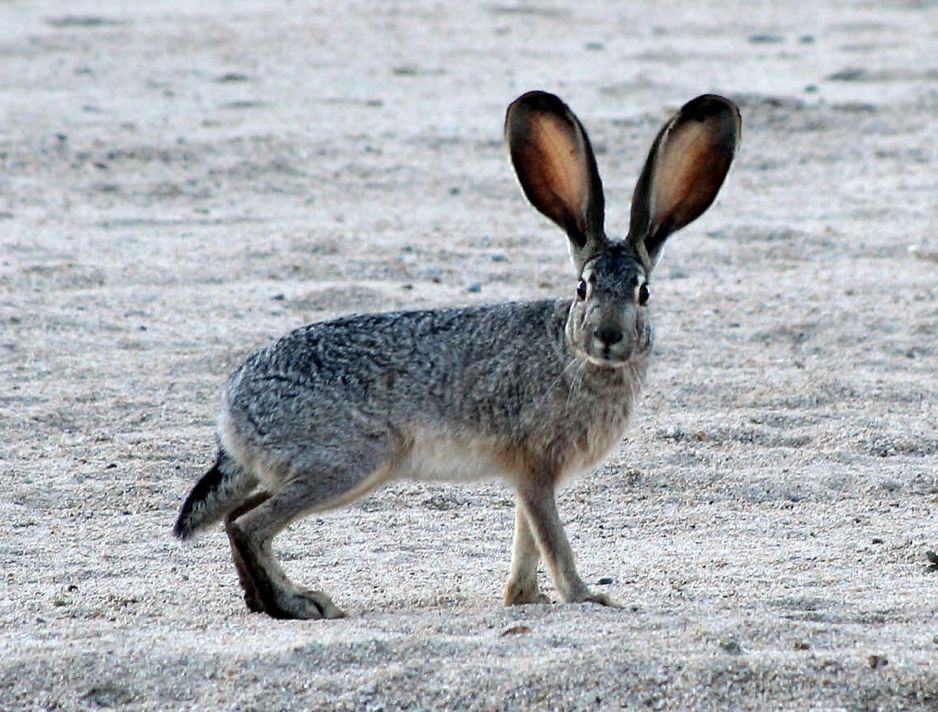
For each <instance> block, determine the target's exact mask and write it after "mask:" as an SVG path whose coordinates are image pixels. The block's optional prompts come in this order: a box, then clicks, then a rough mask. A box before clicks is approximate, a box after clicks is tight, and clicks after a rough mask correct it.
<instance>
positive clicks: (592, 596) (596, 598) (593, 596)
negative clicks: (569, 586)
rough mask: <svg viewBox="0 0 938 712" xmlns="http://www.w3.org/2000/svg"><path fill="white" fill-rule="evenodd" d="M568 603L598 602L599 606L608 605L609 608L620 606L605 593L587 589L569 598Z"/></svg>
mask: <svg viewBox="0 0 938 712" xmlns="http://www.w3.org/2000/svg"><path fill="white" fill-rule="evenodd" d="M569 603H598V604H599V605H600V606H609V607H610V608H621V607H622V606H620V605H619V604H618V603H615V602H613V601H612V600H611V599H610V598H609V596H607V595H606V594H605V593H593V592H592V591H590V590H589V589H587V590H585V591H583V592H582V593H580V594H577V595H576V596H574V597H573V598H571V599H570V601H569Z"/></svg>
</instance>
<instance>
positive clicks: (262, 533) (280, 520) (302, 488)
mask: <svg viewBox="0 0 938 712" xmlns="http://www.w3.org/2000/svg"><path fill="white" fill-rule="evenodd" d="M344 474H346V475H347V473H344ZM383 480H384V477H383V476H382V474H381V473H378V472H373V473H372V475H371V476H370V477H366V478H361V477H348V476H333V477H328V476H318V477H312V478H311V477H307V476H299V477H294V478H291V479H289V480H287V482H286V483H285V484H284V486H283V487H282V488H281V489H280V490H279V491H278V492H277V493H275V494H273V495H271V496H270V497H268V498H264V499H261V498H260V497H258V500H259V501H258V503H257V504H256V506H254V507H253V508H250V509H248V510H247V511H246V512H244V513H243V514H241V515H240V516H238V517H231V521H230V522H229V523H228V524H227V527H226V528H227V530H228V537H229V541H230V542H231V548H232V552H233V556H234V558H235V562H236V566H237V567H238V576H239V578H241V579H242V582H243V581H245V580H246V581H247V582H248V585H246V586H245V585H244V584H243V583H242V586H243V587H244V589H245V602H246V603H247V604H248V607H249V608H251V610H262V611H263V612H265V613H267V615H269V616H271V617H273V618H296V619H318V618H342V617H344V616H345V613H343V612H342V610H341V609H340V608H338V607H337V606H336V605H335V604H334V603H333V602H332V599H330V598H329V596H327V595H326V594H325V593H323V592H322V591H314V590H311V589H307V588H304V587H301V586H297V585H295V584H294V583H293V582H292V581H290V579H289V578H288V577H287V575H286V573H285V572H284V570H283V569H282V568H281V567H280V564H279V563H278V562H277V559H276V557H275V555H274V552H273V548H272V546H271V542H272V541H273V539H274V537H275V536H277V534H279V533H280V532H281V531H283V530H284V529H285V528H286V527H287V526H289V524H290V523H291V522H293V521H295V520H296V519H299V518H300V517H302V516H303V515H305V514H308V513H310V512H313V511H320V510H323V509H329V508H332V507H336V506H339V505H341V504H344V503H346V502H350V501H352V500H353V499H357V498H358V497H359V496H361V495H363V494H364V493H365V492H367V491H369V490H371V489H372V488H373V487H375V486H377V484H379V483H380V482H381V481H383Z"/></svg>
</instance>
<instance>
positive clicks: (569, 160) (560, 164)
mask: <svg viewBox="0 0 938 712" xmlns="http://www.w3.org/2000/svg"><path fill="white" fill-rule="evenodd" d="M505 139H506V140H507V142H508V148H509V151H510V152H511V161H512V164H513V165H514V167H515V173H517V175H518V181H519V182H520V183H521V189H522V190H523V191H524V194H525V196H527V198H528V200H530V201H531V204H532V205H533V206H534V207H535V208H537V209H538V210H539V211H540V212H541V213H543V214H544V215H546V216H547V217H549V218H550V219H551V220H553V221H554V222H555V223H557V224H558V225H559V226H560V227H561V228H562V229H563V230H564V231H566V233H567V237H569V238H570V247H571V252H572V254H573V259H574V262H575V263H576V265H577V269H580V268H582V266H583V264H584V263H585V262H586V261H587V260H589V258H590V257H591V256H592V255H594V254H595V253H596V252H597V251H598V250H599V249H600V248H601V247H602V246H604V245H605V244H606V236H605V233H604V232H603V213H604V202H603V186H602V181H600V179H599V172H598V171H597V170H596V159H595V158H594V157H593V149H592V147H591V146H590V142H589V138H588V137H587V136H586V131H585V130H584V129H583V126H582V124H580V122H579V120H578V119H577V117H576V116H575V115H574V113H573V112H572V111H570V109H569V108H568V107H567V105H566V104H564V103H563V102H562V101H561V100H560V99H559V98H558V97H556V96H554V95H553V94H548V93H546V92H542V91H532V92H528V93H527V94H523V95H522V96H520V97H518V98H517V99H515V101H513V102H512V103H511V105H509V107H508V112H507V114H506V116H505Z"/></svg>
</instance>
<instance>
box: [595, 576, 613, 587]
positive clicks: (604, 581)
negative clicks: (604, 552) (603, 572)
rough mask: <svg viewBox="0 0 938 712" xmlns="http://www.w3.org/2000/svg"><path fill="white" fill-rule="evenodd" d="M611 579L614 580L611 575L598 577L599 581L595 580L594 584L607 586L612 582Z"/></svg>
mask: <svg viewBox="0 0 938 712" xmlns="http://www.w3.org/2000/svg"><path fill="white" fill-rule="evenodd" d="M613 580H614V579H613V578H612V576H603V577H602V578H600V579H599V581H597V582H596V585H597V586H608V585H609V584H611V583H612V582H613Z"/></svg>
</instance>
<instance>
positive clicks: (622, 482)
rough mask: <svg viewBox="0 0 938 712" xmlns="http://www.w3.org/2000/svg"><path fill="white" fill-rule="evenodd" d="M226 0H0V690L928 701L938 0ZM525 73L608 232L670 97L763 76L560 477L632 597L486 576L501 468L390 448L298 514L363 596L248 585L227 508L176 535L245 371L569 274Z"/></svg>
mask: <svg viewBox="0 0 938 712" xmlns="http://www.w3.org/2000/svg"><path fill="white" fill-rule="evenodd" d="M201 5H204V6H206V7H205V8H203V9H194V8H196V7H197V4H196V3H183V2H181V1H179V0H175V1H173V0H165V1H160V0H157V1H155V2H148V3H107V2H103V1H99V2H82V1H80V0H79V1H76V2H70V3H68V4H67V12H66V11H65V10H64V9H63V8H64V7H65V5H63V4H61V3H55V2H26V1H25V0H24V1H15V0H14V1H10V0H6V1H4V2H0V27H2V31H0V111H2V121H0V441H2V443H3V445H2V446H0V473H2V478H3V479H2V482H3V490H4V496H3V497H2V501H0V532H2V534H0V537H2V538H0V569H2V587H3V593H2V595H0V658H2V660H0V708H2V709H4V710H19V709H92V708H104V707H117V708H122V709H154V710H156V709H159V710H166V709H191V708H200V709H212V708H214V709H230V710H235V709H238V710H240V709H251V708H254V709H323V708H335V709H367V710H381V709H389V710H390V709H411V710H414V709H420V708H423V709H582V708H603V707H617V706H624V707H629V708H642V707H649V708H652V709H661V708H664V709H721V710H722V709H727V708H738V709H773V708H774V709H777V708H788V709H818V708H825V709H830V708H833V709H851V710H852V709H862V710H865V709H886V710H891V709H938V615H936V613H938V595H936V586H938V572H936V570H935V567H930V566H929V563H928V559H927V557H926V552H927V551H928V550H930V549H938V522H936V518H935V511H936V504H938V426H936V423H938V376H936V374H938V341H936V337H938V279H936V273H938V240H936V219H938V202H936V197H935V196H936V166H938V152H936V147H935V136H936V123H935V116H936V113H938V51H936V48H938V5H936V3H934V2H928V1H927V0H922V1H920V2H913V1H911V0H909V1H898V0H896V1H888V0H883V1H880V2H875V3H873V2H865V3H857V2H850V1H848V0H843V1H842V2H822V3H816V4H815V5H817V7H814V8H813V9H807V6H808V3H798V4H788V3H740V4H739V5H738V6H718V5H717V4H715V3H709V2H703V3H693V4H690V3H667V2H651V1H648V2H630V3H621V2H604V3H603V2H596V3H569V4H565V3H561V2H553V3H548V4H534V3H526V2H518V3H515V2H514V0H507V2H504V3H500V2H484V3H480V4H472V5H468V6H466V7H464V8H463V9H462V10H460V11H459V13H458V14H456V13H455V12H454V11H453V10H451V9H449V7H448V6H447V5H445V4H444V3H441V2H435V3H434V2H413V3H404V2H387V3H384V2H382V3H366V2H361V3H328V4H326V3H320V4H317V5H315V6H311V5H309V4H306V3H299V2H286V1H283V2H271V1H267V0H264V1H261V0H254V1H253V2H239V3H234V2H232V3H217V4H209V3H202V4H201ZM216 5H217V7H216ZM683 5H687V6H688V7H682V6H683ZM802 6H804V8H805V9H802V10H797V9H792V7H795V8H798V7H802ZM454 7H455V6H454ZM532 88H544V89H549V90H551V91H554V92H557V93H559V94H560V95H561V96H563V97H564V98H565V99H566V100H567V101H568V102H569V103H570V104H571V105H572V106H573V107H574V109H575V110H576V111H577V113H578V114H579V115H580V116H581V118H582V119H583V121H584V122H585V124H586V126H587V128H588V129H589V131H590V133H591V135H592V138H593V142H594V145H595V146H596V149H597V154H598V160H599V163H600V168H601V171H602V173H603V175H604V177H605V182H606V191H607V204H608V212H609V220H608V222H609V228H610V230H611V232H613V233H618V234H621V232H622V231H624V229H625V226H626V218H627V214H628V213H627V209H628V199H629V196H630V194H631V188H632V185H633V183H634V180H635V178H636V177H637V174H638V170H639V168H640V165H641V163H642V161H643V159H644V155H645V151H646V150H647V147H648V145H649V144H650V142H651V140H652V138H653V136H654V134H655V132H656V130H657V129H658V127H659V126H660V124H661V123H662V122H663V121H664V120H665V119H666V118H667V116H668V115H669V114H670V113H671V112H672V111H674V110H675V109H676V108H677V107H678V106H679V105H680V104H681V103H683V102H684V101H686V100H687V99H689V98H691V97H693V96H695V95H697V94H700V93H703V92H706V91H715V92H719V93H724V94H726V95H728V96H730V97H732V98H733V99H735V100H736V101H737V102H738V103H739V105H740V106H741V108H742V112H743V120H744V132H743V143H742V150H741V153H740V155H739V157H738V162H737V165H736V167H735V169H734V172H733V173H732V174H731V176H730V178H729V180H728V182H727V184H726V186H725V189H724V191H723V193H722V195H721V197H720V198H719V200H718V201H717V203H716V204H715V205H714V207H713V209H712V210H711V211H710V213H709V214H708V215H707V216H705V218H703V219H701V220H700V221H699V222H698V223H696V224H695V225H693V226H692V227H691V228H688V229H687V230H686V231H685V232H684V233H681V234H680V235H679V236H677V237H676V238H675V239H674V240H673V241H672V244H670V245H669V248H668V250H667V253H666V254H665V256H664V258H663V260H662V262H661V265H660V268H659V270H658V271H657V273H656V278H655V293H654V297H653V300H654V302H653V303H654V307H655V323H656V330H657V340H658V341H657V347H656V361H655V364H654V366H653V368H652V370H651V375H650V378H649V383H648V387H647V389H646V392H645V395H644V396H643V399H642V404H641V408H640V412H639V415H638V417H637V419H636V422H635V424H634V426H633V428H632V430H631V432H630V434H629V437H628V439H627V440H626V441H625V442H623V443H622V444H621V446H620V447H619V448H618V449H617V450H616V451H615V453H614V454H613V456H612V457H611V458H610V460H609V461H608V462H607V464H605V465H604V466H603V467H602V468H600V469H599V470H598V471H596V472H594V473H593V474H591V475H589V476H584V477H582V478H580V479H578V480H576V481H574V482H572V483H571V484H570V485H569V486H568V487H567V488H566V489H565V490H564V492H563V493H562V495H561V497H560V507H561V510H562V514H563V517H564V519H565V522H566V527H567V532H568V534H569V536H570V538H571V540H572V543H573V547H574V550H575V551H576V552H577V555H578V560H579V568H580V571H581V573H582V574H583V575H584V577H585V578H587V579H588V580H589V581H592V582H597V581H599V580H600V579H604V580H610V579H611V583H607V584H604V585H602V586H597V588H600V589H604V590H606V591H608V593H609V594H610V595H612V596H613V597H614V598H615V599H616V600H618V601H620V602H621V603H623V604H624V607H623V608H621V609H608V608H601V607H597V606H593V605H588V606H570V605H560V604H557V605H550V606H532V607H523V608H513V609H505V608H503V607H502V605H501V588H502V585H503V581H504V579H505V576H506V575H507V570H508V561H509V548H510V539H511V525H512V521H513V515H512V497H511V493H510V492H509V491H508V490H507V489H506V488H505V487H504V486H503V485H501V484H499V483H497V482H491V483H483V484H481V485H472V486H468V485H467V486H457V485H452V486H429V485H417V484H410V483H403V484H396V485H393V486H390V487H388V488H387V489H384V490H382V491H380V492H379V493H377V494H375V495H373V496H371V497H369V498H367V499H366V500H364V501H361V502H359V503H357V504H355V505H354V506H351V507H349V508H347V509H345V510H342V511H339V512H334V513H329V514H326V515H323V516H320V517H313V518H310V519H308V520H305V521H303V522H302V523H299V524H297V525H295V526H294V527H293V528H292V529H291V530H289V532H288V533H287V534H286V535H284V536H283V537H282V538H281V539H280V540H279V542H280V551H281V553H282V557H283V560H284V561H285V564H286V566H287V567H288V569H289V571H290V572H291V574H292V575H293V576H294V577H295V578H296V579H297V580H299V581H302V582H304V583H307V584H311V585H319V586H322V587H323V588H325V589H326V590H327V591H329V592H330V593H331V594H332V596H333V598H334V599H335V600H336V602H337V603H338V604H339V605H341V606H343V607H344V608H345V609H346V610H347V611H348V612H349V613H350V618H348V619H347V620H342V621H330V622H276V621H272V620H269V619H267V618H264V617H261V616H258V615H252V614H249V613H248V612H247V611H246V610H245V609H244V607H243V605H242V602H241V598H240V592H239V589H238V585H237V581H236V578H235V574H234V570H233V567H232V565H231V563H230V560H229V554H228V549H227V544H226V542H225V539H224V535H223V534H222V532H221V530H220V528H219V529H218V530H216V531H213V532H211V533H209V534H207V535H205V536H203V537H201V538H200V539H198V540H197V541H196V542H195V543H194V544H193V545H191V546H181V545H179V544H178V543H177V542H175V541H174V540H172V539H171V537H170V534H169V530H170V526H171V524H172V522H173V519H174V517H175V514H176V510H177V508H178V506H179V504H180V502H181V500H182V498H183V497H184V496H185V494H186V492H187V491H188V489H189V488H190V486H191V484H192V483H193V481H194V480H195V479H196V478H197V477H198V476H200V474H201V473H202V471H203V470H204V469H205V468H206V466H207V465H208V464H210V460H211V458H212V456H213V421H214V415H215V411H216V408H217V395H218V391H219V389H220V386H221V384H222V382H223V380H224V378H225V377H226V375H227V373H228V372H229V371H230V370H231V369H232V368H233V367H235V366H236V365H237V364H238V363H239V362H240V360H241V359H243V358H244V357H245V356H246V355H247V354H248V353H249V352H251V351H252V350H254V349H255V348H257V347H258V346H260V345H263V344H266V343H268V342H269V341H270V340H271V339H273V338H275V337H276V336H278V335H280V334H282V333H284V332H286V331H288V330H289V329H291V328H292V327H294V326H298V325H301V324H303V323H306V322H310V321H315V320H318V319H322V318H326V317H330V316H333V315H336V314H341V313H346V312H353V311H367V310H379V309H386V308H392V307H405V306H407V307H409V306H434V305H452V304H465V303H473V302H483V301H492V300H501V299H507V298H535V297H540V296H543V295H558V294H559V295H563V294H567V293H569V294H571V295H572V292H573V290H574V287H575V282H574V279H573V272H572V269H571V267H570V264H569V262H568V259H567V254H566V246H565V244H564V238H563V236H562V235H561V234H560V232H559V231H558V230H556V229H555V228H554V227H553V226H551V225H550V224H549V223H548V222H547V221H546V220H544V219H543V218H541V217H540V216H538V215H537V214H536V213H535V212H534V211H533V210H532V209H530V208H529V207H528V206H526V205H525V203H524V201H523V200H522V198H521V196H520V193H519V191H518V189H517V186H516V184H515V182H514V179H513V177H512V175H511V172H510V169H509V166H508V165H507V162H506V160H505V152H504V148H503V146H502V145H501V122H502V116H503V112H504V108H505V106H506V105H507V104H508V102H509V101H511V100H512V99H513V98H514V97H515V96H517V95H518V94H520V93H522V92H523V91H526V90H528V89H532ZM545 585H546V586H547V590H548V591H549V592H553V589H552V588H551V587H550V584H549V583H548V582H547V580H546V578H545Z"/></svg>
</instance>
